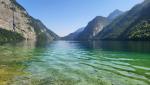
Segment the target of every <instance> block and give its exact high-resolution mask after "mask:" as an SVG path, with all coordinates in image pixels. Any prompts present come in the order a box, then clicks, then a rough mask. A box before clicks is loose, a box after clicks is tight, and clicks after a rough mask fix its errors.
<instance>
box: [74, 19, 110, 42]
mask: <svg viewBox="0 0 150 85" xmlns="http://www.w3.org/2000/svg"><path fill="white" fill-rule="evenodd" d="M108 24H109V20H108V19H107V18H106V17H102V16H97V17H95V18H94V19H93V20H92V21H90V22H89V23H88V25H87V26H86V27H85V29H84V30H83V31H82V32H81V33H80V34H79V35H78V37H77V38H76V40H91V39H93V38H94V37H95V36H96V35H97V34H98V33H99V32H100V31H101V30H102V29H103V28H104V27H105V26H106V25H108Z"/></svg>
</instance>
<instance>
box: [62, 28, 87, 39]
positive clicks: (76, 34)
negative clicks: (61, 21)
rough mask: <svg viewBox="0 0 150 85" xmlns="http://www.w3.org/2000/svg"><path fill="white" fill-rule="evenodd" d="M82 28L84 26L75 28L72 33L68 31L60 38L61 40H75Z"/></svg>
mask: <svg viewBox="0 0 150 85" xmlns="http://www.w3.org/2000/svg"><path fill="white" fill-rule="evenodd" d="M83 30H84V27H82V28H79V29H78V30H76V31H75V32H73V33H70V34H69V35H67V36H65V37H62V38H61V39H62V40H75V39H76V38H77V37H78V35H79V34H80V33H81V32H82V31H83Z"/></svg>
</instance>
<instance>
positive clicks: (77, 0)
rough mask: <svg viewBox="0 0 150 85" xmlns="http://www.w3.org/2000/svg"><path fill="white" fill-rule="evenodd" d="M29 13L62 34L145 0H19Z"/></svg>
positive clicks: (125, 9)
mask: <svg viewBox="0 0 150 85" xmlns="http://www.w3.org/2000/svg"><path fill="white" fill-rule="evenodd" d="M17 1H18V2H19V3H20V4H21V5H23V7H24V8H25V9H26V10H27V11H28V13H29V14H30V15H31V16H33V17H35V18H38V19H40V20H41V21H42V22H43V23H44V24H45V25H46V26H47V27H48V28H49V29H51V30H52V31H54V32H55V33H57V34H58V35H60V36H64V35H67V34H69V33H71V32H73V31H75V30H77V29H78V28H80V27H84V26H86V25H87V23H88V22H89V21H90V20H92V19H93V18H94V17H96V16H108V14H109V13H111V12H112V11H114V10H115V9H120V10H122V11H127V10H129V9H131V8H132V7H133V6H134V5H135V4H138V3H141V2H142V1H143V0H17Z"/></svg>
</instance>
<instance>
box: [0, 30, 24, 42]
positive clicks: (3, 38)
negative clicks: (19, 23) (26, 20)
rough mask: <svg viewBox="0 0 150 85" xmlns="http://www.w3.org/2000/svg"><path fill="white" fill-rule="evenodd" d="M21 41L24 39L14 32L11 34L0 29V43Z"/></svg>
mask: <svg viewBox="0 0 150 85" xmlns="http://www.w3.org/2000/svg"><path fill="white" fill-rule="evenodd" d="M23 39H24V38H23V37H22V36H21V35H20V34H18V33H16V32H11V31H8V30H5V29H1V28H0V43H4V42H12V41H20V40H23Z"/></svg>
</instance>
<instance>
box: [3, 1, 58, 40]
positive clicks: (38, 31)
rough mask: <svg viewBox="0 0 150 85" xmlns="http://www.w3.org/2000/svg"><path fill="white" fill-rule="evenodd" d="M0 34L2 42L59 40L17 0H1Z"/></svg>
mask: <svg viewBox="0 0 150 85" xmlns="http://www.w3.org/2000/svg"><path fill="white" fill-rule="evenodd" d="M0 32H1V34H0V38H1V39H0V42H9V41H16V40H23V39H25V40H34V41H45V40H50V41H51V40H54V39H58V38H59V37H58V36H57V35H56V34H55V33H54V32H52V31H51V30H49V29H48V28H47V27H46V26H45V25H44V24H43V23H42V22H41V21H40V20H37V19H35V18H33V17H31V16H30V15H29V14H28V13H27V11H26V10H25V9H24V8H23V7H22V6H21V5H20V4H18V3H17V2H16V0H0ZM18 36H19V37H18Z"/></svg>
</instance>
